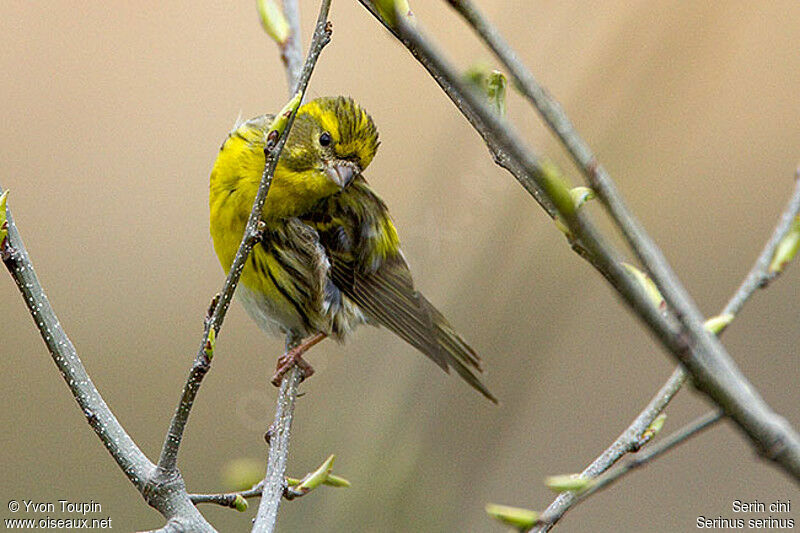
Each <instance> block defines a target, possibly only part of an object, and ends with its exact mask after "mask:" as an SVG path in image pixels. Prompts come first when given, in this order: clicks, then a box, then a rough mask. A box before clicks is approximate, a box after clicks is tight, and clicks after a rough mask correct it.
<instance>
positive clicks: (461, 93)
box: [359, 0, 800, 479]
mask: <svg viewBox="0 0 800 533" xmlns="http://www.w3.org/2000/svg"><path fill="white" fill-rule="evenodd" d="M359 1H360V2H361V3H362V4H363V5H365V6H366V7H368V9H369V10H370V12H372V13H373V14H374V15H375V16H376V17H377V18H378V19H379V20H380V21H381V22H382V23H384V25H386V23H385V21H383V20H382V19H381V17H380V16H379V15H378V13H377V11H376V10H375V8H374V6H373V5H372V3H371V2H370V1H369V0H359ZM390 29H393V30H395V31H394V33H395V35H397V36H398V38H399V39H400V41H401V42H403V44H405V45H406V47H407V48H409V50H410V51H412V54H414V55H415V57H417V58H420V57H424V58H425V61H424V62H423V61H422V60H421V62H422V63H423V65H424V66H425V67H426V68H427V69H428V70H429V71H434V72H435V73H436V74H435V76H434V78H435V79H436V80H437V82H439V79H444V80H445V81H446V83H447V84H449V85H450V86H451V88H453V89H454V92H455V95H452V96H451V99H452V100H453V101H454V103H455V104H456V105H457V106H458V108H459V109H460V110H462V111H463V112H464V114H465V116H467V117H468V118H469V116H470V115H471V116H473V117H477V120H478V121H479V122H481V123H482V124H483V126H484V127H485V128H486V129H488V130H489V131H490V134H491V136H493V137H494V141H495V142H497V144H498V146H499V147H500V152H501V153H502V154H503V155H505V156H507V157H508V158H509V159H513V160H516V162H515V164H514V165H515V166H517V167H519V168H521V169H522V170H523V171H524V172H525V173H526V174H527V177H528V180H532V181H535V182H537V183H538V184H539V189H542V190H544V187H545V184H544V181H545V180H546V179H547V178H548V176H547V175H546V174H545V171H544V169H543V167H542V166H541V164H540V162H539V160H538V159H537V157H536V156H535V154H534V153H533V152H531V151H530V150H529V149H527V147H526V146H525V145H524V144H523V143H522V141H521V140H520V138H519V136H518V134H517V133H516V131H515V130H514V129H513V128H512V127H511V125H510V124H509V123H508V122H506V121H505V120H503V119H501V118H499V117H497V116H496V115H495V114H494V113H493V112H492V110H491V109H490V108H489V107H488V106H487V105H486V103H485V102H482V101H480V100H479V99H478V98H477V97H476V95H474V94H473V93H472V91H470V90H468V89H466V88H465V87H464V84H463V83H462V82H461V80H460V76H459V74H458V73H457V72H456V71H455V69H454V68H453V67H452V66H451V65H450V64H449V63H447V61H445V60H444V59H443V56H442V55H441V54H440V53H439V52H438V50H436V49H435V48H434V47H433V46H432V45H431V44H430V42H429V41H428V39H427V38H426V37H424V36H423V34H422V33H421V31H420V30H419V25H418V24H415V25H414V26H412V25H410V24H409V23H408V22H407V21H406V20H405V18H404V17H402V16H398V17H397V20H396V24H395V27H394V28H390ZM440 85H442V84H441V82H440ZM443 88H444V87H443ZM448 95H450V94H449V93H448ZM464 109H468V111H464ZM473 125H474V123H473ZM594 181H598V180H594ZM608 181H610V180H603V179H600V180H599V183H598V184H596V186H595V190H596V192H597V193H598V196H600V194H601V192H602V195H603V198H604V201H605V202H606V205H607V207H608V206H609V205H613V206H614V208H610V207H608V208H609V211H610V213H611V215H612V217H616V218H618V219H619V218H624V220H623V221H622V222H619V225H620V226H621V227H622V228H623V232H625V233H626V235H627V236H628V237H629V242H631V241H633V242H634V244H635V246H634V248H636V250H635V251H636V252H637V255H639V257H640V260H641V261H642V263H643V264H644V265H645V266H646V267H647V269H648V270H649V271H650V273H651V275H652V277H653V279H654V280H655V281H656V282H657V284H658V286H659V288H660V289H662V294H664V297H665V299H666V301H667V303H668V304H670V306H671V308H672V309H673V310H674V313H675V317H676V318H677V319H678V320H679V321H680V325H681V327H680V328H676V327H675V325H674V324H673V323H672V321H671V320H669V318H667V317H664V316H663V315H661V314H660V313H658V312H657V310H655V309H654V308H653V307H652V306H651V305H650V303H649V301H648V300H647V298H646V296H645V294H644V291H643V290H642V289H641V288H640V287H639V286H638V285H637V284H636V283H634V282H633V281H632V280H631V278H630V276H629V275H628V274H627V272H626V271H625V270H624V269H623V268H622V267H621V266H620V265H619V263H618V261H616V259H615V258H614V254H613V251H612V249H611V248H610V247H609V246H608V245H607V244H605V243H604V242H603V239H602V238H601V237H600V234H599V233H598V232H597V230H596V229H595V227H594V225H592V224H591V223H590V222H589V221H588V219H587V217H586V216H585V214H584V213H582V212H581V211H578V212H575V213H562V215H564V214H568V215H569V216H564V217H563V218H564V219H565V220H564V221H565V222H566V223H567V225H568V226H569V228H570V231H571V232H572V234H573V235H575V236H578V237H579V238H580V239H581V242H582V244H583V245H584V248H585V249H586V251H587V256H588V257H591V258H592V264H593V265H595V266H596V267H597V268H598V270H600V272H601V273H603V275H604V276H606V278H607V279H609V281H611V282H612V284H613V285H614V287H615V288H616V289H617V291H618V292H619V293H620V295H621V296H622V297H623V298H624V299H625V301H626V303H627V304H628V305H629V306H630V307H632V308H633V310H634V312H635V313H636V315H637V316H638V317H639V318H640V319H642V320H643V321H644V322H645V323H646V324H647V325H648V326H649V328H650V330H651V332H652V333H653V334H654V335H655V336H656V337H657V338H658V339H659V341H660V342H661V343H662V344H663V345H664V346H665V347H666V348H667V349H668V350H669V352H670V353H671V354H672V355H673V357H675V358H676V359H677V360H678V361H679V362H681V363H683V365H684V366H685V367H686V368H687V369H688V371H689V372H690V374H691V375H692V377H693V381H694V383H695V384H696V385H697V386H698V389H699V390H701V391H702V392H704V393H705V394H706V395H708V396H709V397H710V398H711V399H712V400H714V402H715V403H716V404H717V405H719V406H720V407H721V408H723V409H724V410H725V412H726V414H728V415H729V416H730V417H731V418H732V419H733V420H734V421H735V422H736V423H737V425H738V426H739V427H740V428H741V429H742V430H743V432H744V433H745V434H747V436H748V437H750V439H751V440H752V441H753V444H754V446H755V447H756V449H757V450H759V452H760V453H761V454H762V455H763V456H764V457H767V458H769V459H770V460H772V461H773V462H774V463H775V464H776V465H779V466H780V467H782V468H783V469H784V471H786V472H787V473H789V474H790V475H792V476H793V477H794V478H795V479H800V436H798V435H797V433H796V432H795V430H794V429H793V428H792V427H791V426H790V425H789V423H788V422H787V421H786V420H785V419H784V418H782V417H780V416H779V415H777V414H776V413H775V412H774V411H772V410H771V409H770V407H769V406H768V405H767V404H766V402H764V400H763V399H762V398H761V397H760V396H759V395H758V393H757V392H756V390H755V388H754V387H753V386H752V384H750V383H749V382H748V381H747V380H746V379H745V378H744V376H743V375H742V374H741V372H740V371H739V369H738V368H737V367H736V365H735V364H734V362H733V361H732V359H731V358H730V356H729V355H728V353H727V352H726V351H725V348H724V347H723V346H722V345H721V344H720V343H719V341H718V340H717V339H716V337H715V338H713V339H711V338H710V336H709V334H708V333H707V332H706V331H705V328H704V327H703V320H702V317H701V316H700V315H699V312H698V311H697V309H696V308H695V306H694V304H693V302H691V299H690V298H689V297H688V295H687V294H686V293H685V291H684V290H683V288H682V287H681V286H680V284H679V283H678V282H677V279H675V277H674V275H673V274H672V272H671V270H670V268H669V266H668V265H667V263H666V262H665V261H664V260H663V256H661V253H660V251H659V250H658V248H657V247H655V245H654V244H653V243H652V241H651V240H650V238H649V237H648V236H647V235H646V234H645V233H644V232H643V231H642V230H641V228H640V227H639V226H638V223H636V221H635V220H634V219H633V217H632V215H630V213H629V212H628V211H627V210H626V209H624V206H623V205H622V202H621V199H620V197H619V195H618V194H617V192H616V190H615V188H614V186H613V184H609V183H608ZM593 184H594V183H593ZM632 228H634V229H636V230H637V233H636V235H635V239H631V238H630V235H629V233H630V230H631V229H632ZM626 230H628V231H627V232H626ZM632 246H633V245H632ZM587 256H584V257H587ZM698 327H699V330H698Z"/></svg>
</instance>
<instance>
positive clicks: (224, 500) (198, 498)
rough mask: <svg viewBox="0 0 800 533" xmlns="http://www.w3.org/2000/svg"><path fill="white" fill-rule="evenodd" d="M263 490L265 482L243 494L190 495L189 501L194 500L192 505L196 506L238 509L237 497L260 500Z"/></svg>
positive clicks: (242, 492)
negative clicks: (209, 505) (215, 505)
mask: <svg viewBox="0 0 800 533" xmlns="http://www.w3.org/2000/svg"><path fill="white" fill-rule="evenodd" d="M263 488H264V482H263V481H261V482H260V483H258V484H256V485H255V486H254V487H253V488H251V489H248V490H243V491H241V492H224V493H220V494H190V495H189V499H190V500H192V503H194V504H198V503H215V504H217V505H221V506H223V507H236V499H237V497H242V498H244V499H249V498H258V497H259V496H261V493H262V489H263Z"/></svg>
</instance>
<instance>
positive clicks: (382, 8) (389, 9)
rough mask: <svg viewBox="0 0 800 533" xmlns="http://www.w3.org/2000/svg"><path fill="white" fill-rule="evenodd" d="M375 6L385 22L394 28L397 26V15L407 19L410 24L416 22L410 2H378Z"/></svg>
mask: <svg viewBox="0 0 800 533" xmlns="http://www.w3.org/2000/svg"><path fill="white" fill-rule="evenodd" d="M374 5H375V7H376V8H377V9H378V13H379V14H380V16H381V18H382V19H383V20H384V22H386V24H388V25H389V26H391V27H392V28H394V27H395V25H397V15H400V16H402V17H405V19H406V21H408V22H411V23H413V21H414V18H413V17H414V14H413V13H412V12H411V7H410V6H409V5H408V0H376V1H375V2H374Z"/></svg>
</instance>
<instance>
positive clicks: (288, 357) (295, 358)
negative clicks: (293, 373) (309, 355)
mask: <svg viewBox="0 0 800 533" xmlns="http://www.w3.org/2000/svg"><path fill="white" fill-rule="evenodd" d="M298 348H299V346H298ZM304 351H305V350H298V349H297V348H293V349H291V350H289V351H288V352H286V353H285V354H283V355H282V356H281V357H280V358H278V367H277V368H276V370H275V375H274V376H272V384H273V385H275V386H276V387H280V386H281V381H283V376H284V375H286V373H287V372H288V371H289V370H291V368H292V367H293V366H295V365H297V367H298V368H299V369H300V381H304V380H305V379H306V378H310V377H311V375H312V374H314V368H313V367H312V366H311V365H310V364H308V362H306V360H305V359H303V352H304Z"/></svg>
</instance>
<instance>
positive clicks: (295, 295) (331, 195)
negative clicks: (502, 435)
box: [209, 96, 497, 402]
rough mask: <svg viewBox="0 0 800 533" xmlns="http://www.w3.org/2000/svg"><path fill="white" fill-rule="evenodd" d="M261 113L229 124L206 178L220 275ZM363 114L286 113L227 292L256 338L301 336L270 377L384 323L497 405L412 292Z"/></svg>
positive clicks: (472, 362)
mask: <svg viewBox="0 0 800 533" xmlns="http://www.w3.org/2000/svg"><path fill="white" fill-rule="evenodd" d="M272 118H273V117H272V116H270V115H263V116H260V117H256V118H253V119H251V120H248V121H247V122H245V123H244V124H241V125H240V126H238V127H236V128H235V129H234V130H233V131H232V132H231V133H230V134H228V138H227V139H226V140H225V142H224V143H223V145H222V147H221V148H220V151H219V155H218V156H217V160H216V163H215V164H214V169H213V170H212V172H211V186H210V194H209V208H210V219H211V237H212V239H213V241H214V249H215V251H216V253H217V256H218V257H219V261H220V263H221V264H222V267H223V268H224V269H225V272H226V273H227V272H228V271H229V270H230V267H231V264H232V263H233V259H234V256H235V255H236V251H237V249H238V247H239V243H240V241H241V239H242V235H243V234H244V229H245V224H246V222H247V218H248V216H249V214H250V209H251V208H252V205H253V200H254V199H255V195H256V191H257V189H258V186H259V182H260V181H261V175H262V172H263V170H264V164H265V158H264V146H265V136H266V133H267V130H268V128H269V125H270V123H271V121H272ZM378 144H379V142H378V130H377V129H376V127H375V124H374V123H373V121H372V118H371V117H370V116H369V115H368V114H367V113H366V111H364V109H362V108H361V107H360V106H359V105H358V104H356V103H355V102H354V101H353V100H352V99H350V98H345V97H341V96H340V97H326V98H318V99H316V100H313V101H311V102H309V103H307V104H305V105H303V106H302V107H301V108H300V109H299V110H298V112H297V116H296V118H295V122H294V126H293V127H292V129H291V132H290V134H289V138H288V139H287V142H286V145H285V147H284V149H283V152H282V154H281V157H280V159H279V160H278V164H277V167H276V169H275V174H274V178H273V181H272V185H271V187H270V189H269V194H268V195H267V201H266V204H265V206H264V210H263V212H262V217H261V218H262V220H263V221H264V223H265V231H264V232H263V238H262V239H261V241H260V242H259V243H258V244H257V245H256V246H255V247H254V248H253V251H252V253H251V254H250V256H249V258H248V260H247V262H246V264H245V267H244V270H243V271H242V277H241V281H240V283H239V286H238V288H237V291H236V294H237V297H238V298H239V299H240V301H241V302H242V303H243V304H244V307H245V309H246V310H247V312H248V314H249V315H250V316H251V317H252V318H253V320H254V321H255V322H256V323H257V324H258V325H259V326H260V327H261V329H263V330H264V331H266V332H267V333H271V334H279V335H291V336H293V338H307V340H305V341H304V342H302V343H301V344H300V345H299V346H297V347H296V348H294V349H292V350H290V351H289V352H287V354H284V357H282V358H281V360H280V361H279V364H278V373H277V374H276V378H275V379H274V380H273V382H276V383H279V382H280V376H281V375H282V374H283V373H284V372H285V371H286V370H288V369H289V368H290V367H291V365H293V364H298V366H300V367H301V368H302V369H303V370H304V373H305V375H306V376H308V375H310V373H311V372H313V369H311V367H310V365H308V363H306V362H305V361H304V360H303V359H302V357H301V356H302V354H303V353H304V352H305V351H306V350H308V349H309V348H310V347H311V346H313V345H314V344H316V343H318V342H319V341H321V340H322V339H324V338H325V337H332V338H334V339H336V340H338V341H342V340H344V338H345V337H346V336H347V335H348V334H350V333H351V332H352V331H353V330H354V329H355V327H356V326H358V325H359V324H371V325H375V326H385V327H386V328H388V329H389V330H391V331H393V332H394V333H396V334H397V335H399V336H400V337H401V338H403V339H404V340H405V341H406V342H408V343H409V344H411V345H412V346H414V347H415V348H417V349H418V350H419V351H421V352H422V353H424V354H425V355H427V356H428V357H430V358H431V359H432V360H433V361H434V362H435V363H436V364H437V365H439V366H440V367H441V368H442V369H444V370H445V371H449V368H451V367H452V368H453V369H455V371H456V372H457V373H458V374H459V375H460V376H461V377H462V378H464V380H466V381H467V383H469V384H470V385H471V386H473V387H474V388H475V389H477V390H478V391H480V392H481V393H482V394H483V395H484V396H486V397H487V398H489V399H490V400H492V401H493V402H497V400H496V399H495V397H494V396H492V394H491V393H490V392H489V391H488V390H487V389H486V387H485V386H484V385H483V384H482V383H481V382H480V380H479V379H478V377H477V376H476V373H477V372H480V371H481V364H480V359H479V357H478V356H477V354H476V353H475V351H474V350H473V349H472V348H471V347H470V346H469V345H468V344H467V343H466V342H465V341H464V339H462V338H461V336H460V335H458V333H456V332H455V330H453V328H452V327H451V326H450V324H449V323H448V322H447V320H446V319H445V318H444V316H442V314H441V313H440V312H439V311H438V310H437V309H436V308H435V307H434V306H433V305H432V304H431V303H430V302H429V301H428V300H427V299H425V297H424V296H422V294H420V293H419V292H417V291H416V290H415V289H414V283H413V281H412V279H411V272H410V271H409V268H408V264H407V263H406V260H405V258H404V257H403V253H402V252H401V251H400V240H399V238H398V236H397V231H396V230H395V227H394V224H393V223H392V220H391V218H390V216H389V212H388V210H387V208H386V204H384V203H383V201H382V200H381V199H380V198H379V197H378V196H377V195H376V194H375V193H374V192H373V191H372V189H371V188H370V187H369V185H368V184H367V182H366V180H365V179H364V176H363V175H362V174H361V173H362V171H363V170H364V169H366V168H367V166H368V165H369V164H370V162H371V161H372V158H373V157H374V156H375V153H376V151H377V149H378Z"/></svg>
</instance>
